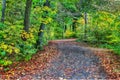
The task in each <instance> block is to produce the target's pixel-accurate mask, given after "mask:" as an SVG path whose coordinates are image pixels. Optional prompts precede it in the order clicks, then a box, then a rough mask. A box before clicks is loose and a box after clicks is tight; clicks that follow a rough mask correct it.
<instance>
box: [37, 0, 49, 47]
mask: <svg viewBox="0 0 120 80" xmlns="http://www.w3.org/2000/svg"><path fill="white" fill-rule="evenodd" d="M44 6H48V7H49V6H50V2H49V1H48V0H46V2H45V4H44ZM45 13H46V14H48V12H47V11H45ZM42 18H46V16H43V17H42ZM44 29H45V24H44V23H41V25H40V28H39V33H38V37H39V38H38V41H37V48H39V49H42V46H43V36H44Z"/></svg>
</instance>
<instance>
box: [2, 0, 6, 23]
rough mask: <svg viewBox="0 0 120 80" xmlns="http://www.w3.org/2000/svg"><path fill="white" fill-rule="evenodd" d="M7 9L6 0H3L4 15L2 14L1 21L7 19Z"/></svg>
mask: <svg viewBox="0 0 120 80" xmlns="http://www.w3.org/2000/svg"><path fill="white" fill-rule="evenodd" d="M5 9H6V0H2V16H1V22H3V23H4V20H5Z"/></svg>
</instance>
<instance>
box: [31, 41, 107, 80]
mask: <svg viewBox="0 0 120 80" xmlns="http://www.w3.org/2000/svg"><path fill="white" fill-rule="evenodd" d="M75 40H76V39H66V40H55V41H50V42H49V43H50V44H55V45H57V49H58V51H59V53H60V54H59V56H58V57H57V58H56V59H54V60H52V61H51V66H50V67H49V68H48V69H45V70H44V71H42V73H37V74H34V75H32V76H33V77H32V78H33V79H35V80H39V79H48V80H50V79H55V80H56V79H67V80H71V79H72V80H75V79H77V80H78V79H106V77H107V73H106V72H105V71H104V69H103V67H102V66H101V64H100V60H99V58H98V57H97V56H96V55H95V54H94V52H92V51H91V50H90V49H88V48H86V47H82V46H78V45H76V44H72V42H75Z"/></svg>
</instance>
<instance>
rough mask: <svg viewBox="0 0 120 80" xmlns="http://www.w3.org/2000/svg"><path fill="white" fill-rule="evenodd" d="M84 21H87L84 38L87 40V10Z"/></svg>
mask: <svg viewBox="0 0 120 80" xmlns="http://www.w3.org/2000/svg"><path fill="white" fill-rule="evenodd" d="M84 21H85V26H84V40H85V41H86V39H87V29H86V28H87V23H88V20H87V12H85V13H84Z"/></svg>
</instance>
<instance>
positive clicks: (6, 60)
mask: <svg viewBox="0 0 120 80" xmlns="http://www.w3.org/2000/svg"><path fill="white" fill-rule="evenodd" d="M0 10H1V12H0V17H1V22H0V66H8V65H10V64H12V63H13V62H14V61H21V60H26V61H28V60H30V59H31V57H32V55H33V54H35V53H36V52H37V51H38V50H41V49H43V46H44V45H46V44H47V43H48V41H49V40H55V39H66V38H77V39H78V41H84V42H88V43H91V44H94V45H95V46H98V47H103V48H109V49H112V50H114V52H115V53H117V54H120V1H119V0H1V1H0Z"/></svg>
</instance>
